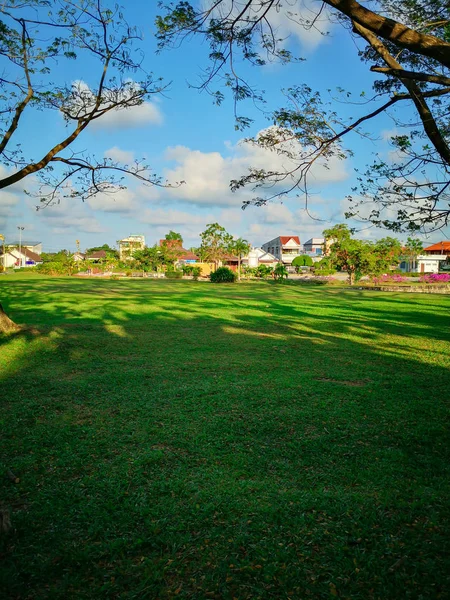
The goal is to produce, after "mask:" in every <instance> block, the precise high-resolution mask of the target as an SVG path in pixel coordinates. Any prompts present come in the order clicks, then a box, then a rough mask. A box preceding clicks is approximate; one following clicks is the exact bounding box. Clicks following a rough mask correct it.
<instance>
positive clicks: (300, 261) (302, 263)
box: [292, 254, 314, 273]
mask: <svg viewBox="0 0 450 600" xmlns="http://www.w3.org/2000/svg"><path fill="white" fill-rule="evenodd" d="M313 264H314V261H313V259H312V258H311V257H310V256H308V255H307V254H301V255H300V256H296V257H295V258H294V260H293V261H292V266H293V267H295V270H296V272H297V273H298V272H299V269H300V267H312V266H313Z"/></svg>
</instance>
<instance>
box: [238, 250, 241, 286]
mask: <svg viewBox="0 0 450 600" xmlns="http://www.w3.org/2000/svg"><path fill="white" fill-rule="evenodd" d="M240 280H241V255H240V254H239V255H238V281H240Z"/></svg>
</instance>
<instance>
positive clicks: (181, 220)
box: [139, 208, 214, 227]
mask: <svg viewBox="0 0 450 600" xmlns="http://www.w3.org/2000/svg"><path fill="white" fill-rule="evenodd" d="M211 219H214V217H213V216H212V215H210V216H205V215H198V214H197V215H193V214H191V213H187V212H183V211H181V210H172V209H169V210H164V209H162V208H157V209H147V210H146V211H144V213H143V215H142V217H140V219H139V220H140V221H141V222H142V223H148V224H151V225H154V226H155V227H160V226H172V225H176V226H182V227H185V226H197V225H198V226H201V227H203V226H204V225H206V223H207V222H209V221H210V220H211Z"/></svg>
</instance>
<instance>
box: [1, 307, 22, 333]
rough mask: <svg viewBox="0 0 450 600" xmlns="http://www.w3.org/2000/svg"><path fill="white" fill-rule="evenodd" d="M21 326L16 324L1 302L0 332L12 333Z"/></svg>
mask: <svg viewBox="0 0 450 600" xmlns="http://www.w3.org/2000/svg"><path fill="white" fill-rule="evenodd" d="M18 329H19V326H18V325H16V324H15V323H14V322H13V321H11V319H10V318H9V317H8V315H7V314H6V313H5V311H4V310H3V306H2V305H1V304H0V333H11V332H12V331H17V330H18Z"/></svg>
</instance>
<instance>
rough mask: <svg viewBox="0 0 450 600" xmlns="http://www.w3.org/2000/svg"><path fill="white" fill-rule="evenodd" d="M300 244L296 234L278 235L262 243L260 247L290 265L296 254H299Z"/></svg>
mask: <svg viewBox="0 0 450 600" xmlns="http://www.w3.org/2000/svg"><path fill="white" fill-rule="evenodd" d="M301 248H302V245H301V244H300V238H299V237H298V235H280V236H278V237H276V238H274V239H273V240H270V242H266V243H265V244H263V245H262V249H263V250H265V252H268V253H269V254H271V255H272V256H274V257H275V258H276V259H277V260H279V261H281V262H282V263H283V264H284V265H287V266H290V265H291V263H292V261H293V260H294V258H295V257H296V256H298V255H299V254H301Z"/></svg>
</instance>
